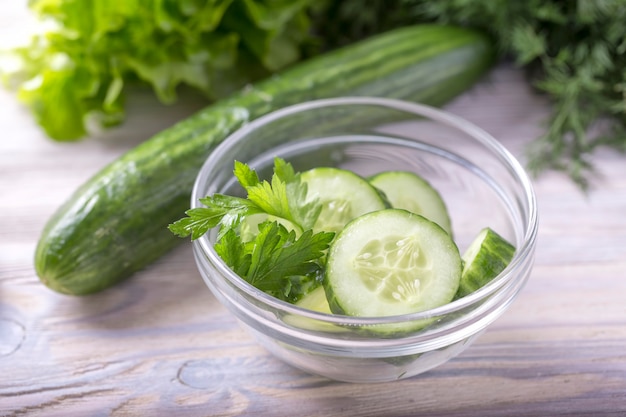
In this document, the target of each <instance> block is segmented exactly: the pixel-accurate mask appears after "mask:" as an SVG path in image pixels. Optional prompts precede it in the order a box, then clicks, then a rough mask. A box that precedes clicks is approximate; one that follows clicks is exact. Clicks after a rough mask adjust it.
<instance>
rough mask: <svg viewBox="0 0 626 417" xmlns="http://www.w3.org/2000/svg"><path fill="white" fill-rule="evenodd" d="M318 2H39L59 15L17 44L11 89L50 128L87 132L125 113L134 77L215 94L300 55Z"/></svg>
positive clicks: (165, 94)
mask: <svg viewBox="0 0 626 417" xmlns="http://www.w3.org/2000/svg"><path fill="white" fill-rule="evenodd" d="M313 2H314V0H124V1H111V0H31V1H30V2H29V7H30V8H31V10H32V11H33V12H34V13H35V14H36V15H37V16H38V17H40V18H41V19H42V20H45V21H47V22H52V23H53V25H52V27H51V28H49V29H47V30H46V32H45V33H42V34H36V35H33V37H32V39H31V40H30V43H29V44H27V45H25V46H21V47H18V48H15V49H14V50H12V51H11V54H12V56H13V58H14V59H13V62H18V65H17V66H15V67H14V68H13V69H12V70H11V71H7V70H6V69H5V70H4V71H2V69H0V71H1V72H2V75H3V78H4V80H5V82H6V84H7V85H8V86H9V87H10V88H14V89H15V90H16V91H17V95H18V97H19V99H20V100H21V101H23V102H24V103H26V104H27V105H28V106H29V107H30V108H31V110H32V112H33V114H34V116H35V118H36V120H37V122H38V123H39V124H40V125H41V127H42V128H43V129H44V131H45V133H46V134H47V135H48V136H49V137H51V138H53V139H55V140H59V141H73V140H78V139H81V138H83V137H85V136H87V135H88V134H89V133H90V126H92V125H93V124H94V123H96V125H99V126H105V127H107V126H112V125H117V124H119V123H121V122H122V121H123V120H124V116H125V109H124V97H125V93H126V90H127V88H128V86H129V85H130V84H135V83H144V84H146V83H147V84H148V85H149V86H150V87H151V88H152V89H153V90H154V92H155V94H156V95H157V97H158V98H159V100H161V101H162V102H163V103H171V102H173V101H174V100H175V99H176V91H177V88H178V87H179V86H181V85H187V86H190V87H191V88H194V89H197V90H199V91H201V92H202V93H204V94H205V95H206V96H207V98H208V99H209V100H216V99H219V98H220V97H223V96H225V95H227V94H229V93H230V92H232V91H233V90H235V89H237V88H240V87H241V86H243V85H245V84H246V83H248V82H250V81H253V80H255V79H259V78H261V77H265V76H267V75H268V74H270V73H272V72H275V71H277V70H279V69H281V68H284V67H286V66H287V65H289V64H291V63H293V62H295V61H297V60H299V59H300V58H301V56H302V54H303V51H304V50H306V49H307V48H309V46H310V45H311V36H310V30H309V25H310V22H309V17H308V16H307V8H308V7H310V6H311V4H312V3H313Z"/></svg>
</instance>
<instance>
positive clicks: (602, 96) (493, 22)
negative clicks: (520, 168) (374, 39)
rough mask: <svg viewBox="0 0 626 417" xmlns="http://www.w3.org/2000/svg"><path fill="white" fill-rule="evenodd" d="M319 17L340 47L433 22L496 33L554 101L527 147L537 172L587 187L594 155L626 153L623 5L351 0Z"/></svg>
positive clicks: (503, 48)
mask: <svg viewBox="0 0 626 417" xmlns="http://www.w3.org/2000/svg"><path fill="white" fill-rule="evenodd" d="M320 13H321V16H318V18H317V22H320V23H319V26H316V27H317V28H318V29H317V30H318V31H320V32H322V33H328V41H329V42H335V43H338V44H344V43H349V42H351V41H352V39H354V38H361V37H367V36H370V35H371V34H373V33H376V32H378V31H382V30H386V29H388V28H391V27H397V26H402V25H411V24H416V23H420V22H433V21H436V22H440V23H446V24H453V25H461V26H471V27H474V28H478V29H481V30H484V31H486V32H488V33H490V34H491V35H492V36H493V39H494V42H495V43H496V44H497V45H498V47H499V50H500V53H501V56H502V57H503V58H505V59H508V58H512V59H513V60H514V61H515V62H516V63H517V64H518V65H519V66H520V67H524V68H526V69H527V70H528V76H529V80H530V82H531V84H532V85H533V86H534V87H536V88H537V89H538V90H539V91H542V92H544V93H546V94H547V95H548V96H549V97H550V98H551V99H552V100H553V108H552V112H551V114H550V115H549V116H548V117H547V119H546V122H547V123H546V124H547V128H546V132H545V134H543V135H542V136H540V137H539V138H536V139H537V140H535V141H534V142H533V143H531V146H530V147H529V148H528V165H529V168H530V169H531V170H532V171H533V172H535V173H539V172H542V171H543V170H545V169H558V170H562V171H564V172H567V173H568V174H569V175H570V176H571V177H572V178H573V179H574V180H575V181H576V182H577V183H578V184H580V185H581V186H582V187H583V188H586V187H588V186H589V181H590V176H591V174H592V173H593V172H592V171H593V165H592V164H591V159H590V157H591V155H592V153H593V151H595V150H596V149H597V148H598V147H600V146H609V147H612V148H614V149H618V150H620V151H625V150H626V24H624V22H626V1H624V0H565V1H563V0H525V1H511V0H489V1H483V0H441V1H430V0H371V1H369V2H368V7H367V8H365V7H363V5H362V1H361V0H345V1H329V2H328V5H327V6H326V8H324V9H323V10H322V11H321V12H320ZM336 28H341V30H340V31H338V30H336ZM333 29H335V30H333Z"/></svg>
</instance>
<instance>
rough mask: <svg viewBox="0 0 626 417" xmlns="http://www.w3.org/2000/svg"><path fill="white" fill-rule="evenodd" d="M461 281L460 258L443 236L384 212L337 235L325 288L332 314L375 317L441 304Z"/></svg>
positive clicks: (404, 215)
mask: <svg viewBox="0 0 626 417" xmlns="http://www.w3.org/2000/svg"><path fill="white" fill-rule="evenodd" d="M460 277H461V256H460V254H459V250H458V248H457V246H456V245H455V243H454V242H453V241H452V239H451V237H450V235H449V234H448V233H446V232H445V231H444V230H443V229H442V228H441V227H439V226H438V225H436V224H435V223H433V222H431V221H430V220H428V219H426V218H425V217H423V216H420V215H418V214H415V213H411V212H409V211H406V210H402V209H385V210H380V211H376V212H372V213H368V214H365V215H363V216H360V217H358V218H356V219H355V220H353V221H351V222H350V223H348V224H347V225H346V227H345V228H344V229H343V230H342V231H341V232H339V233H338V234H337V236H336V237H335V240H334V241H333V243H331V246H330V248H329V252H328V260H327V263H326V274H325V277H324V287H325V289H326V294H327V297H328V303H329V306H330V309H331V311H332V312H333V313H336V314H346V315H351V316H359V317H380V316H392V315H400V314H409V313H415V312H418V311H423V310H428V309H431V308H435V307H438V306H441V305H443V304H446V303H448V302H450V301H451V300H452V298H453V297H454V294H455V293H456V292H457V289H458V286H459V279H460Z"/></svg>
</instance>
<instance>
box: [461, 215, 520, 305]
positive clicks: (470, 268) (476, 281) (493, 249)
mask: <svg viewBox="0 0 626 417" xmlns="http://www.w3.org/2000/svg"><path fill="white" fill-rule="evenodd" d="M514 254H515V246H513V245H512V244H511V243H509V242H508V241H507V240H506V239H504V238H503V237H502V236H500V235H499V234H497V233H496V232H494V231H493V230H492V229H490V228H488V227H486V228H484V229H482V230H481V231H480V233H479V234H478V235H477V236H476V238H475V239H474V240H473V241H472V243H471V244H470V246H469V247H468V248H467V250H466V251H465V252H464V253H463V256H462V260H463V273H462V274H461V282H460V283H459V290H458V291H457V293H456V295H455V297H454V298H455V299H459V298H461V297H464V296H466V295H468V294H470V293H472V292H474V291H476V290H477V289H479V288H480V287H482V286H484V285H485V284H487V283H488V282H489V281H491V280H492V279H494V278H495V277H497V276H498V274H500V272H502V271H503V270H504V268H506V266H507V265H508V264H509V262H511V259H513V255H514Z"/></svg>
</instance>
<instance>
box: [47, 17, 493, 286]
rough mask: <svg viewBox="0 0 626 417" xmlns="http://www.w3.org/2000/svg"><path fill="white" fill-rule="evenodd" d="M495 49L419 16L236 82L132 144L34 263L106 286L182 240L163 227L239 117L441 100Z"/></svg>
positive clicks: (71, 202)
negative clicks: (372, 101) (379, 101)
mask: <svg viewBox="0 0 626 417" xmlns="http://www.w3.org/2000/svg"><path fill="white" fill-rule="evenodd" d="M493 57H494V48H493V45H492V43H491V41H490V40H489V39H488V38H487V37H485V36H484V35H483V34H481V33H478V32H474V31H471V30H469V29H463V28H457V27H449V26H439V25H418V26H413V27H406V28H401V29H397V30H394V31H390V32H387V33H384V34H381V35H378V36H375V37H372V38H370V39H367V40H365V41H362V42H359V43H355V44H353V45H350V46H347V47H345V48H342V49H338V50H336V51H332V52H329V53H327V54H325V55H322V56H319V57H316V58H313V59H311V60H309V61H306V62H302V63H300V64H297V65H294V66H293V67H292V68H290V69H288V70H286V71H285V72H283V73H282V74H279V75H275V76H272V77H270V78H268V79H267V80H265V81H262V82H259V83H256V84H254V85H252V86H250V87H249V88H245V89H242V90H241V91H240V92H238V93H237V94H234V95H232V96H230V97H229V98H226V99H224V100H221V101H219V102H216V103H215V104H212V105H209V106H207V107H206V108H205V109H203V110H201V111H199V112H198V113H197V114H195V115H193V116H191V117H189V118H188V119H186V120H184V121H181V122H179V123H177V124H176V125H174V126H172V127H171V128H169V129H166V130H164V131H162V132H160V133H158V134H157V135H155V136H154V137H152V138H151V139H149V140H147V141H145V142H144V143H142V144H140V145H139V146H137V147H136V148H134V149H132V150H130V151H129V152H127V153H126V154H125V155H122V156H121V157H120V158H119V159H117V160H115V161H113V162H112V163H111V164H109V165H108V166H106V167H105V168H104V169H102V170H101V171H100V172H98V173H96V174H95V175H94V176H93V177H92V178H91V179H89V180H88V181H87V182H86V183H85V184H84V185H82V186H81V187H80V188H79V189H78V190H77V191H76V192H75V193H74V194H73V195H72V196H70V198H69V199H68V200H67V201H66V202H65V203H64V204H63V205H62V206H61V207H59V209H58V210H57V211H56V213H55V214H54V215H53V216H52V217H51V219H50V220H49V221H48V223H47V224H46V226H45V228H44V230H43V232H42V235H41V237H40V239H39V242H38V245H37V248H36V252H35V270H36V272H37V275H38V276H39V278H40V279H41V281H42V282H43V283H44V284H46V285H47V286H48V287H50V288H52V289H54V290H56V291H58V292H61V293H67V294H76V295H79V294H88V293H94V292H97V291H100V290H103V289H105V288H108V287H110V286H112V285H114V284H116V283H117V282H119V281H122V280H124V279H126V278H128V277H129V276H131V275H132V274H133V273H134V272H135V271H137V270H140V269H142V268H144V267H145V266H146V265H148V264H150V263H151V262H153V261H155V260H156V259H158V258H159V257H160V256H162V255H163V254H164V253H166V252H168V251H169V250H170V249H172V248H173V247H174V246H176V245H178V244H179V243H180V242H181V240H180V239H178V238H177V237H175V236H174V235H173V234H172V233H170V231H169V230H168V228H167V226H168V225H169V224H170V223H172V222H174V221H175V220H177V219H179V218H180V217H181V216H182V215H183V213H184V211H185V210H186V209H187V208H188V207H189V199H190V195H191V189H192V186H193V183H194V180H195V178H196V176H197V174H198V171H199V170H200V167H201V166H202V164H203V163H204V161H205V160H206V158H207V156H208V155H209V154H210V152H211V151H212V150H213V148H214V147H215V146H216V145H217V144H219V143H220V142H221V141H222V140H223V139H224V138H226V137H227V136H228V135H229V134H231V133H232V132H234V131H235V130H236V129H238V128H240V127H241V126H243V125H244V124H246V123H248V122H250V121H251V120H253V119H256V118H258V117H260V116H262V115H264V114H266V113H269V112H271V111H274V110H277V109H279V108H282V107H285V106H288V105H292V104H296V103H301V102H303V101H308V100H314V99H320V98H329V97H337V96H345V95H360V96H380V97H390V98H397V99H404V100H413V101H419V102H422V103H425V104H430V105H441V104H443V103H445V102H447V101H448V100H450V99H451V98H453V97H455V96H457V95H458V94H459V93H461V92H463V91H465V90H466V89H467V88H469V87H470V86H472V85H473V84H474V83H475V82H476V81H477V80H478V79H479V78H480V77H481V76H482V75H483V74H485V72H486V71H487V70H488V69H489V68H491V65H492V63H493Z"/></svg>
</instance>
